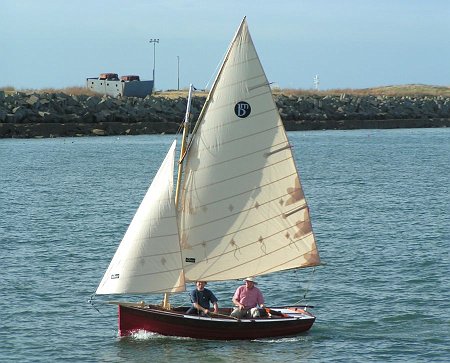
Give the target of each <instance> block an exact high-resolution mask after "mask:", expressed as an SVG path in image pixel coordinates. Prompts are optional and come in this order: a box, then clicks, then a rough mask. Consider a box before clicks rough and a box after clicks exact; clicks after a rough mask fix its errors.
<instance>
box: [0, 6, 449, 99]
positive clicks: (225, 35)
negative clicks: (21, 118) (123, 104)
mask: <svg viewBox="0 0 450 363" xmlns="http://www.w3.org/2000/svg"><path fill="white" fill-rule="evenodd" d="M244 16H246V17H247V22H248V26H249V29H250V33H251V35H252V38H253V42H254V43H255V46H256V49H257V51H258V54H259V57H260V60H261V62H262V64H263V67H264V69H265V72H266V75H267V78H268V80H269V82H273V83H274V85H275V86H278V87H280V88H291V89H312V88H313V87H314V77H315V76H316V75H317V76H318V78H319V82H320V83H319V89H322V90H326V89H336V88H354V89H360V88H369V87H378V86H388V85H403V84H417V83H420V84H428V85H442V86H450V1H449V0H269V1H265V0H225V1H222V0H184V1H183V0H165V1H164V0H127V1H125V0H120V1H119V0H76V1H74V0H0V25H1V30H0V87H8V86H12V87H14V88H15V89H43V88H57V89H59V88H66V87H77V86H80V87H83V86H85V83H86V78H87V77H97V76H98V75H99V74H100V73H104V72H112V73H118V74H119V75H128V74H137V75H139V76H140V77H141V79H142V80H148V79H152V78H153V76H152V73H153V67H154V68H155V87H156V89H157V90H168V89H177V88H178V83H179V87H180V89H185V88H187V87H188V85H189V84H190V83H192V84H193V85H194V86H195V87H197V88H209V87H210V86H211V82H212V80H213V79H214V75H215V72H216V71H217V69H218V67H219V65H220V63H221V61H222V58H223V56H224V54H225V52H226V50H227V48H228V45H229V43H230V41H231V39H232V38H233V35H234V33H235V31H236V30H237V27H238V26H239V24H240V22H241V20H242V18H243V17H244ZM150 39H159V43H150V42H149V40H150ZM154 55H155V57H154ZM154 59H155V64H154V62H153V61H154Z"/></svg>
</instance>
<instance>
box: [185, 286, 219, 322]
mask: <svg viewBox="0 0 450 363" xmlns="http://www.w3.org/2000/svg"><path fill="white" fill-rule="evenodd" d="M195 285H196V288H195V289H194V290H192V291H191V294H190V297H191V301H192V307H190V308H189V310H188V311H187V312H186V314H195V315H201V316H205V315H208V314H209V312H210V309H211V307H210V305H209V303H210V302H211V304H213V307H214V313H215V314H217V313H218V312H219V305H218V304H217V301H218V300H217V298H216V297H215V296H214V294H213V292H212V291H211V290H208V289H205V285H206V281H197V282H196V283H195Z"/></svg>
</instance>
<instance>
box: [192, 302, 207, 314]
mask: <svg viewBox="0 0 450 363" xmlns="http://www.w3.org/2000/svg"><path fill="white" fill-rule="evenodd" d="M193 305H194V308H196V309H197V310H198V311H203V312H204V313H205V314H209V310H208V309H206V308H204V307H203V306H201V305H200V304H197V303H196V302H195V303H193Z"/></svg>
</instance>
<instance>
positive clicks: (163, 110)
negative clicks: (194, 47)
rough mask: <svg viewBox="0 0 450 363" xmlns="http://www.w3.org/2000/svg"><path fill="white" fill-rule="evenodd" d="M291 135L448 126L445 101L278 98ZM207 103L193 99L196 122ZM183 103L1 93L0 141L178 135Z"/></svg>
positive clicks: (449, 116)
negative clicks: (65, 137)
mask: <svg viewBox="0 0 450 363" xmlns="http://www.w3.org/2000/svg"><path fill="white" fill-rule="evenodd" d="M274 99H275V102H276V105H277V107H278V109H279V111H280V114H281V117H282V119H283V121H284V123H285V126H286V129H287V130H322V129H359V128H409V127H410V128H414V127H448V126H450V98H449V97H444V96H420V97H412V96H403V97H394V96H353V95H346V94H342V95H340V96H319V95H308V96H286V95H278V96H275V98H274ZM204 102H205V97H195V98H194V100H193V105H192V112H193V114H194V118H195V117H196V116H197V115H198V113H199V112H200V110H201V107H202V105H203V103H204ZM185 109H186V99H185V98H165V97H160V96H157V95H153V96H147V97H145V98H143V99H142V98H134V97H124V98H112V97H109V96H103V97H101V96H87V95H67V94H64V93H24V92H14V93H11V94H6V93H5V92H4V91H0V138H5V137H6V138H10V137H58V136H83V135H129V134H133V135H135V134H155V133H174V132H176V130H177V129H178V124H179V123H180V122H181V121H182V120H183V117H184V113H185Z"/></svg>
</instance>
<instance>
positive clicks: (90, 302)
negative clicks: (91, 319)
mask: <svg viewBox="0 0 450 363" xmlns="http://www.w3.org/2000/svg"><path fill="white" fill-rule="evenodd" d="M95 296H96V295H95V292H94V293H93V294H92V295H91V297H90V298H89V300H88V303H89V304H91V306H92V307H93V308H94V309H95V310H97V311H98V313H99V314H101V312H100V310H98V309H97V307H96V306H95V305H94V298H95Z"/></svg>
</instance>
